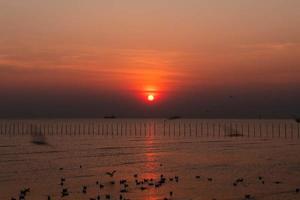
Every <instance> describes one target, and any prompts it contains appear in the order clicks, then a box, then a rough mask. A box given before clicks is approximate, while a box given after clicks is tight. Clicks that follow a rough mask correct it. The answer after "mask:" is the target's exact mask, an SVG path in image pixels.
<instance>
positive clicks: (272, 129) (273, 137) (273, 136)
mask: <svg viewBox="0 0 300 200" xmlns="http://www.w3.org/2000/svg"><path fill="white" fill-rule="evenodd" d="M272 138H274V124H273V123H272Z"/></svg>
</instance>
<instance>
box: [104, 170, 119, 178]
mask: <svg viewBox="0 0 300 200" xmlns="http://www.w3.org/2000/svg"><path fill="white" fill-rule="evenodd" d="M116 172H117V171H116V170H114V171H112V172H106V175H108V176H110V177H113V176H114V174H115V173H116Z"/></svg>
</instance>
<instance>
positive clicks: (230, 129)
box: [224, 126, 244, 137]
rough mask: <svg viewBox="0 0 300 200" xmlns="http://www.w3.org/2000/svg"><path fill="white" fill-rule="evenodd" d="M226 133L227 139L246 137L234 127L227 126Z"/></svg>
mask: <svg viewBox="0 0 300 200" xmlns="http://www.w3.org/2000/svg"><path fill="white" fill-rule="evenodd" d="M224 131H225V136H226V137H243V136H244V135H243V134H242V133H240V132H239V131H238V130H237V129H236V128H233V127H232V126H226V127H225V130H224Z"/></svg>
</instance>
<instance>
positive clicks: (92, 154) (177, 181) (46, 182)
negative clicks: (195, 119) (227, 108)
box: [0, 134, 300, 200]
mask: <svg viewBox="0 0 300 200" xmlns="http://www.w3.org/2000/svg"><path fill="white" fill-rule="evenodd" d="M0 137H1V140H0V199H1V200H2V199H4V200H5V199H8V200H9V199H11V198H12V197H13V198H16V199H19V196H20V191H21V190H24V189H27V188H30V191H29V192H27V193H26V196H25V199H32V200H41V199H48V198H50V199H79V200H81V199H86V200H89V199H97V198H98V197H100V199H120V198H122V199H132V200H134V199H145V200H148V199H149V200H156V199H174V200H175V199H178V200H179V199H180V200H182V199H208V200H209V199H300V192H296V189H297V188H300V178H299V177H300V159H299V158H300V155H299V154H300V140H299V139H282V138H281V139H278V138H277V139H276V138H273V139H271V138H269V139H266V138H253V137H219V138H218V137H204V136H203V137H195V136H191V137H190V136H186V137H175V136H170V137H161V136H155V135H151V134H150V135H146V136H131V137H102V136H87V135H85V136H83V135H81V136H79V135H77V136H69V135H68V136H67V135H62V136H58V135H53V136H45V140H46V141H47V144H42V145H41V144H36V143H32V137H31V136H26V135H23V136H22V135H20V136H11V137H9V136H0ZM114 170H116V172H115V173H113V176H110V175H109V174H107V172H113V171H114ZM120 180H123V181H121V182H122V183H121V184H120ZM125 180H126V181H125ZM64 189H66V190H67V193H65V195H63V193H62V192H63V190H64Z"/></svg>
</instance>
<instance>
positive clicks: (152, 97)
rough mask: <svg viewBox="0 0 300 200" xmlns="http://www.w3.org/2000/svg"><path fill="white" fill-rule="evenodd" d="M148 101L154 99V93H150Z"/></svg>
mask: <svg viewBox="0 0 300 200" xmlns="http://www.w3.org/2000/svg"><path fill="white" fill-rule="evenodd" d="M147 99H148V101H154V99H155V98H154V95H153V94H149V95H148V97H147Z"/></svg>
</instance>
